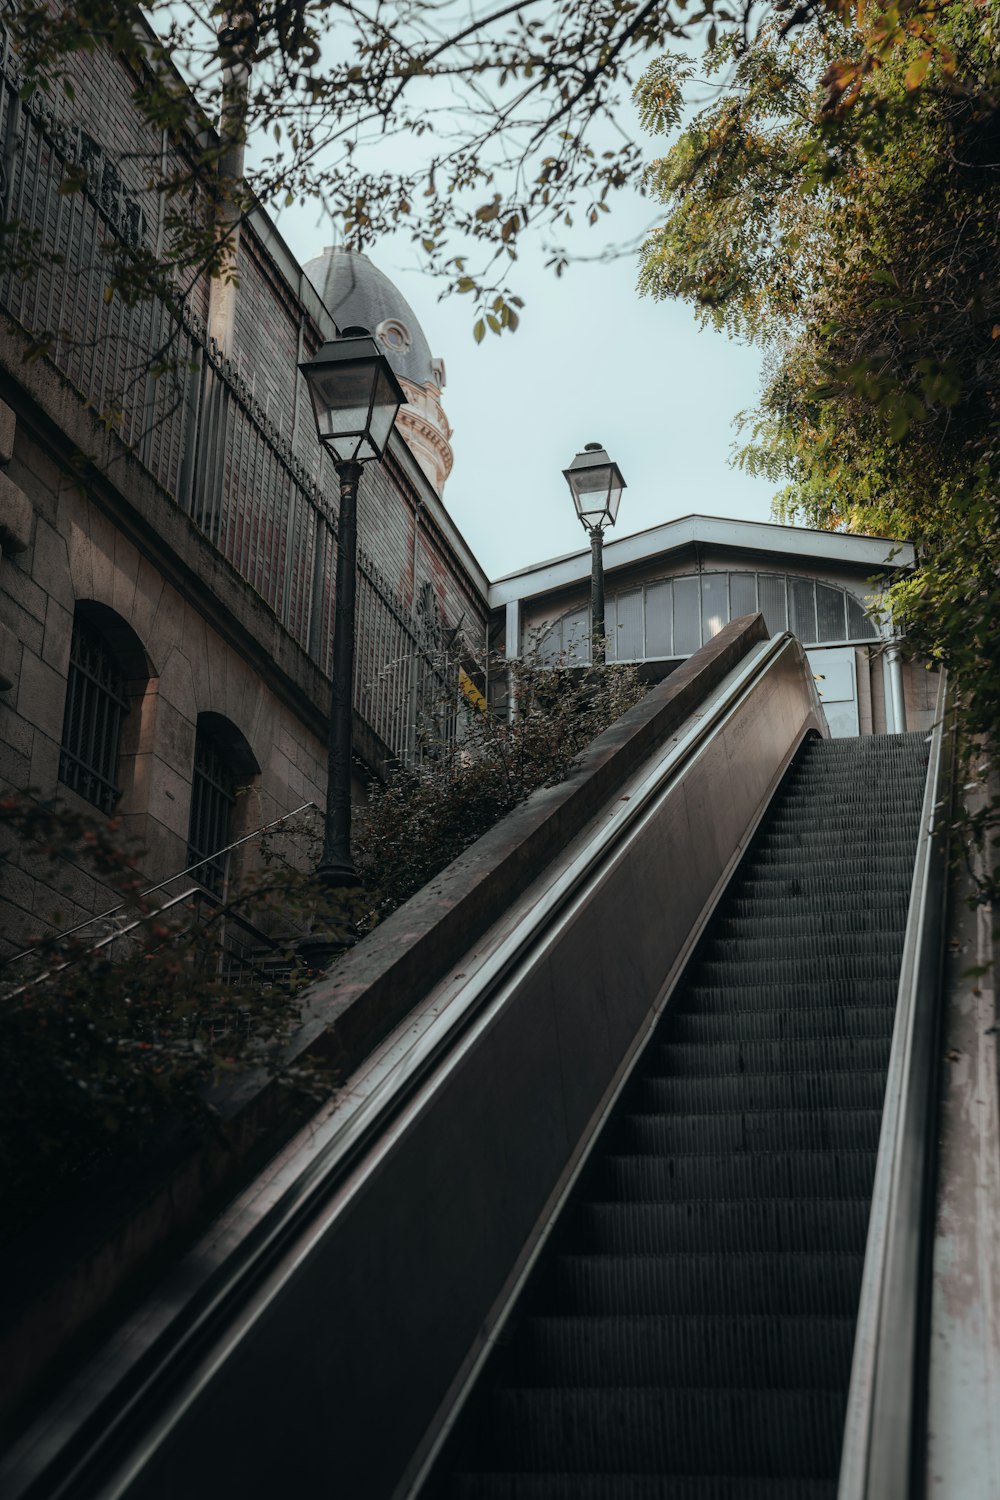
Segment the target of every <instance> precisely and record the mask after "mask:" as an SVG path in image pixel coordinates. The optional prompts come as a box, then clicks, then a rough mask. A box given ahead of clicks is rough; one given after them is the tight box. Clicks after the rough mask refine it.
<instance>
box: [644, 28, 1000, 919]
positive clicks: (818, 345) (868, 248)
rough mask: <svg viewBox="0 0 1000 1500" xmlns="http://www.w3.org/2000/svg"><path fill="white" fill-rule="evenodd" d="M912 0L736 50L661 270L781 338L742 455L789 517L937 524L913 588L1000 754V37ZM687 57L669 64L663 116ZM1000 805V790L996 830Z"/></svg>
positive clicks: (750, 328)
mask: <svg viewBox="0 0 1000 1500" xmlns="http://www.w3.org/2000/svg"><path fill="white" fill-rule="evenodd" d="M893 10H894V17H895V21H896V22H899V25H898V26H897V28H896V30H895V31H893V32H892V33H891V35H890V32H889V28H888V24H887V22H886V19H885V18H886V15H887V12H886V11H884V10H881V9H874V10H871V11H869V12H868V13H867V15H865V14H864V13H862V15H861V20H860V21H859V20H858V18H857V13H855V14H853V15H852V16H849V17H847V18H846V19H844V20H837V19H834V20H828V21H827V22H826V23H825V24H823V25H822V26H813V27H806V28H793V29H791V30H788V29H787V28H786V29H785V30H784V31H783V29H782V26H781V25H780V24H778V23H777V22H774V23H772V24H770V25H769V26H767V27H765V28H764V29H763V30H762V31H761V33H760V35H759V36H758V37H757V39H756V41H755V42H754V44H753V46H751V47H750V48H749V49H748V50H747V51H746V52H745V53H744V54H743V55H742V56H737V55H736V53H735V49H734V47H733V44H732V42H731V41H729V40H727V41H724V42H722V43H720V44H719V45H717V46H716V48H715V49H714V50H713V52H712V53H711V55H710V58H709V67H710V68H711V69H714V70H715V72H716V73H717V74H718V73H720V72H724V70H725V69H726V68H727V65H729V64H732V65H733V66H732V72H731V76H730V77H729V78H728V79H727V81H726V84H725V87H724V88H723V90H722V91H721V94H720V97H719V98H718V99H717V100H716V101H715V102H714V103H713V104H712V105H711V107H709V108H708V109H706V110H705V111H703V112H702V114H701V115H700V116H699V117H698V118H697V120H696V121H695V122H694V123H693V124H692V125H691V126H690V128H688V129H687V130H686V131H685V132H684V134H683V136H682V137H681V139H680V141H679V142H678V143H677V144H676V145H674V146H673V147H672V149H671V150H670V151H668V153H667V154H666V156H665V157H664V158H663V159H662V160H661V161H659V162H657V163H655V164H654V166H653V167H652V168H651V169H650V173H649V182H650V186H651V187H652V189H653V190H654V191H655V192H656V193H657V194H658V195H659V197H660V198H661V200H662V202H663V203H664V205H665V207H666V216H665V219H664V222H663V225H662V227H661V228H660V229H659V230H658V231H657V232H656V233H655V234H654V235H653V236H652V237H651V239H650V240H649V242H648V243H647V245H646V247H645V249H644V253H643V261H642V273H641V284H642V286H643V288H644V290H646V291H648V292H650V293H652V294H653V295H654V296H675V297H682V298H685V299H687V300H689V301H691V302H692V303H693V304H694V305H695V306H696V307H697V308H698V309H699V310H700V312H701V315H702V316H703V318H704V319H705V320H706V322H710V323H713V324H715V325H716V326H719V327H724V328H727V329H728V330H729V331H730V332H731V333H732V334H734V335H735V336H738V337H743V338H747V339H750V340H753V341H755V342H757V343H759V344H760V345H762V346H763V347H765V348H766V349H767V350H768V351H769V366H768V371H769V373H768V378H767V381H766V386H765V389H764V392H763V397H762V401H761V404H760V407H759V409H758V411H757V412H756V413H755V414H753V416H752V418H751V419H750V427H751V432H750V441H749V442H748V443H747V444H746V446H745V447H744V448H743V449H742V452H741V453H740V455H739V457H740V461H741V462H742V463H743V465H744V466H745V467H746V468H747V469H749V470H750V471H751V472H755V473H761V474H764V475H766V476H768V477H770V478H772V479H773V480H775V482H776V483H780V484H781V485H782V488H781V490H780V492H779V495H778V499H777V511H778V514H779V516H781V517H782V518H784V519H788V520H802V521H804V522H806V523H807V524H810V525H814V526H822V527H827V528H830V529H834V530H837V529H846V530H854V531H869V532H876V533H879V534H883V535H887V536H890V537H898V538H906V539H909V540H911V541H913V542H915V543H916V546H917V550H918V558H919V565H918V567H917V570H916V572H915V573H914V574H913V576H911V577H910V578H908V579H905V580H903V581H902V582H900V583H899V584H897V585H896V586H895V588H894V589H893V590H892V593H891V596H890V604H891V607H892V608H893V610H894V612H895V614H896V616H897V618H898V619H899V620H900V621H901V622H903V623H904V624H905V627H906V630H907V633H908V636H909V639H910V641H911V643H912V645H913V647H914V648H915V649H916V650H918V651H920V652H922V653H925V654H926V655H927V656H928V657H930V659H931V660H932V661H935V662H939V663H941V664H942V665H944V666H946V667H948V668H949V669H950V670H951V672H952V673H953V675H954V676H955V678H956V679H957V681H958V683H959V685H960V688H961V691H962V701H963V722H964V725H965V728H966V731H967V735H968V738H969V741H970V747H971V749H972V750H973V752H974V755H973V764H975V765H977V766H980V767H982V766H984V765H985V759H984V756H983V755H982V754H976V753H975V752H976V751H983V750H986V749H989V750H990V751H993V752H995V747H996V744H997V740H998V733H1000V674H998V671H997V665H996V664H997V660H998V654H1000V571H998V562H997V558H998V547H1000V522H998V513H997V495H998V472H997V469H998V460H1000V444H998V418H1000V413H998V398H1000V388H998V373H997V350H998V347H1000V345H998V340H1000V264H998V233H997V231H998V227H1000V226H998V219H1000V37H998V30H997V13H996V9H995V7H992V6H983V5H979V4H977V3H975V0H954V3H951V4H948V5H942V6H939V7H937V8H936V10H934V11H933V12H931V11H930V10H929V8H923V9H922V10H921V11H920V12H919V13H918V14H917V15H916V17H915V18H913V24H912V26H910V27H909V28H908V27H907V24H906V13H905V8H904V7H896V8H893ZM858 11H859V12H860V11H861V7H860V6H859V7H858ZM901 15H902V19H901ZM890 19H892V17H890ZM683 73H684V65H682V64H679V63H677V62H672V61H667V62H664V63H661V64H659V65H658V67H657V68H656V69H653V70H651V71H650V72H649V73H648V74H647V76H646V79H645V80H644V83H643V86H642V88H641V90H640V95H639V97H640V99H641V100H642V102H643V105H644V109H645V111H646V115H647V119H648V121H649V123H651V124H653V125H655V124H656V123H657V120H658V117H659V112H660V102H659V101H660V100H663V101H665V107H666V108H667V109H668V110H669V111H671V112H675V111H676V97H675V96H676V93H677V91H678V89H679V88H680V87H681V85H682V83H683ZM984 774H985V773H984ZM998 815H1000V804H998V802H997V800H996V798H993V799H991V800H989V802H988V806H987V807H986V809H985V811H984V812H983V813H982V814H980V815H979V817H978V818H977V819H976V820H975V821H974V832H976V833H977V834H978V835H980V836H981V837H988V838H992V837H993V833H992V831H991V830H992V829H993V828H994V827H995V826H996V824H997V821H998ZM995 862H996V861H995V860H994V859H991V860H990V861H989V863H990V866H991V867H992V865H993V864H995ZM987 894H993V892H992V883H991V889H990V890H989V891H988V892H987Z"/></svg>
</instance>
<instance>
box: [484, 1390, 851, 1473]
mask: <svg viewBox="0 0 1000 1500" xmlns="http://www.w3.org/2000/svg"><path fill="white" fill-rule="evenodd" d="M845 1406H846V1396H845V1395H844V1393H842V1392H840V1391H835V1392H831V1391H813V1390H806V1391H794V1390H792V1391H790V1390H766V1391H760V1390H755V1389H753V1388H749V1387H744V1388H722V1389H720V1388H709V1389H690V1390H671V1389H667V1390H656V1389H639V1390H629V1391H622V1390H614V1389H610V1390H599V1391H595V1390H572V1389H563V1388H555V1389H547V1390H535V1389H525V1388H523V1387H522V1388H520V1389H516V1388H515V1389H503V1388H501V1389H499V1390H496V1391H494V1393H493V1401H492V1418H493V1441H492V1445H491V1446H492V1448H493V1451H494V1453H496V1454H501V1455H502V1456H503V1466H504V1467H507V1466H509V1467H510V1468H512V1469H522V1468H525V1469H541V1470H548V1471H549V1472H554V1473H569V1474H593V1473H595V1472H597V1473H600V1472H603V1471H611V1472H614V1471H615V1470H619V1471H624V1472H626V1473H640V1474H642V1473H646V1474H689V1473H692V1472H697V1473H702V1474H717V1475H720V1476H722V1475H728V1474H733V1473H742V1474H746V1475H754V1476H758V1477H761V1478H763V1477H765V1476H766V1477H772V1476H773V1477H777V1478H788V1479H793V1478H800V1477H801V1476H802V1475H803V1474H806V1475H808V1474H810V1473H813V1474H816V1473H818V1474H820V1475H822V1474H826V1473H829V1472H831V1471H832V1470H835V1469H836V1466H837V1463H838V1460H839V1458H840V1444H841V1435H842V1432H843V1426H844V1410H845Z"/></svg>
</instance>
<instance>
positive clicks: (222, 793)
mask: <svg viewBox="0 0 1000 1500" xmlns="http://www.w3.org/2000/svg"><path fill="white" fill-rule="evenodd" d="M259 771H260V767H259V766H258V765H257V762H256V760H255V759H254V757H253V752H252V751H251V749H250V746H249V745H248V744H247V742H246V740H245V739H244V738H243V736H242V734H240V731H239V730H238V729H237V728H236V726H235V724H231V723H230V722H229V720H228V719H224V718H223V717H222V715H221V714H213V713H204V714H199V715H198V729H197V734H196V737H195V742H194V769H193V772H192V776H191V816H190V821H189V823H188V864H189V865H198V869H197V870H196V871H195V872H194V873H195V875H196V877H197V879H198V880H200V881H201V883H202V885H204V886H206V887H207V888H208V889H209V890H210V891H212V892H214V894H215V895H217V896H219V895H221V894H222V890H223V887H224V886H225V883H226V875H227V872H228V864H229V857H228V854H227V853H226V849H227V846H228V845H229V844H231V843H232V842H233V809H234V807H235V806H236V796H237V793H238V791H239V789H240V788H241V787H243V786H245V785H246V784H247V782H248V781H250V780H251V779H252V778H253V777H254V776H256V775H258V773H259Z"/></svg>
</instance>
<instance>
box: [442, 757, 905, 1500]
mask: <svg viewBox="0 0 1000 1500" xmlns="http://www.w3.org/2000/svg"><path fill="white" fill-rule="evenodd" d="M926 766H927V744H926V737H925V736H922V735H888V736H881V737H877V738H870V739H858V740H832V741H831V740H826V741H820V740H814V741H812V742H811V743H809V744H808V745H807V746H806V747H805V749H804V751H803V753H802V754H801V755H800V757H799V758H798V760H797V761H796V763H795V764H794V765H793V767H792V768H791V770H790V771H789V773H788V774H787V776H786V778H785V781H784V783H783V784H782V786H781V788H780V789H779V792H778V793H777V794H776V796H775V799H774V802H773V803H772V806H771V809H770V811H769V814H768V817H767V819H766V821H765V822H764V823H763V825H762V826H761V828H760V830H759V831H758V834H757V836H756V838H755V840H754V842H753V844H752V846H751V848H750V850H749V851H748V854H747V856H746V857H745V859H744V861H743V864H742V866H741V867H740V869H739V871H738V872H737V874H736V876H735V877H734V879H733V881H732V883H731V886H730V889H729V891H728V892H727V894H726V896H725V898H724V900H723V902H722V903H721V904H720V907H719V908H718V910H717V913H716V915H715V917H714V919H713V922H712V924H711V926H710V927H709V929H708V931H707V932H706V934H705V936H704V938H703V940H702V943H701V947H700V950H699V952H698V953H697V954H696V956H695V959H694V961H693V963H692V965H691V967H690V969H689V971H688V976H686V977H685V980H684V982H683V984H682V986H681V988H680V989H679V992H678V993H677V994H676V995H675V997H674V1000H673V1003H672V1004H671V1006H670V1008H669V1009H668V1011H667V1013H666V1014H665V1016H664V1017H663V1019H662V1021H661V1022H660V1024H659V1026H658V1028H657V1031H656V1032H655V1034H654V1035H653V1037H652V1038H651V1040H650V1043H649V1045H648V1047H647V1049H646V1052H645V1053H644V1055H643V1057H642V1059H641V1061H640V1063H639V1065H638V1067H637V1068H636V1070H635V1073H634V1075H633V1077H632V1079H631V1080H630V1082H629V1084H628V1086H627V1089H626V1090H625V1092H624V1094H623V1096H622V1097H621V1099H620V1100H619V1102H618V1105H617V1107H616V1109H615V1111H614V1113H613V1115H612V1116H611V1118H610V1119H609V1121H608V1123H607V1125H606V1126H605V1129H604V1132H603V1134H602V1137H601V1139H600V1140H599V1141H598V1143H597V1145H596V1147H595V1149H594V1151H593V1154H592V1156H591V1160H590V1162H589V1164H588V1167H587V1169H586V1172H585V1173H584V1175H583V1176H582V1178H581V1180H580V1181H579V1182H578V1184H577V1187H576V1190H575V1193H574V1195H573V1199H572V1200H571V1201H570V1203H569V1204H568V1205H567V1208H566V1210H565V1211H564V1214H563V1220H564V1221H565V1222H563V1223H560V1225H559V1227H558V1228H557V1229H556V1231H555V1232H554V1234H553V1236H552V1240H551V1241H550V1244H549V1247H548V1250H547V1253H546V1255H545V1257H544V1258H543V1260H542V1262H541V1263H540V1264H539V1265H538V1267H536V1270H535V1273H534V1275H533V1278H532V1281H531V1283H530V1284H529V1286H528V1287H527V1288H526V1291H525V1294H524V1295H523V1296H522V1299H521V1303H520V1305H519V1307H518V1308H517V1310H516V1311H515V1313H514V1314H513V1316H512V1318H511V1319H510V1321H509V1323H508V1328H507V1331H506V1334H505V1339H504V1346H503V1347H502V1348H501V1349H499V1350H498V1352H497V1354H496V1355H495V1356H494V1358H493V1360H492V1362H491V1364H490V1365H489V1366H488V1367H487V1369H486V1371H485V1372H484V1375H483V1377H482V1378H481V1380H480V1383H479V1388H477V1390H476V1392H475V1393H474V1395H473V1397H472V1398H471V1400H470V1402H469V1407H468V1410H467V1412H466V1413H465V1415H464V1417H463V1419H462V1421H461V1423H460V1424H459V1426H458V1428H457V1429H456V1431H455V1434H454V1436H453V1437H452V1439H451V1442H450V1443H449V1445H448V1447H447V1449H446V1450H445V1453H444V1454H443V1455H442V1458H441V1460H440V1461H439V1463H438V1465H437V1469H436V1471H435V1474H434V1476H433V1480H432V1482H431V1483H430V1484H429V1485H428V1487H427V1489H426V1491H425V1493H426V1494H427V1495H428V1496H430V1495H435V1496H436V1495H441V1496H446V1495H447V1496H449V1497H455V1500H589V1497H593V1500H598V1497H601V1500H652V1497H653V1496H656V1497H663V1500H666V1497H670V1500H739V1497H751V1496H758V1495H759V1496H762V1497H763V1496H767V1497H768V1500H831V1497H833V1496H835V1495H836V1492H837V1478H838V1472H839V1468H840V1457H841V1445H842V1440H843V1431H844V1419H845V1409H846V1400H847V1391H848V1385H849V1381H850V1373H851V1355H852V1349H853V1345H854V1329H855V1321H856V1317H857V1309H858V1298H859V1292H860V1286H861V1275H862V1266H863V1261H864V1251H865V1240H866V1233H867V1226H868V1217H869V1206H870V1200H871V1193H872V1184H873V1178H874V1173H875V1160H876V1151H877V1147H878V1140H879V1130H880V1123H881V1108H882V1099H883V1094H884V1091H885V1081H886V1070H887V1066H888V1061H889V1050H890V1044H891V1039H892V1031H893V1022H894V1016H895V1004H896V992H897V984H898V980H899V971H900V963H901V957H902V946H903V937H904V929H905V926H906V918H907V908H908V903H909V895H910V883H911V877H912V873H913V863H914V852H915V848H916V843H917V834H918V827H919V821H920V811H921V804H922V801H923V794H924V785H925V780H926Z"/></svg>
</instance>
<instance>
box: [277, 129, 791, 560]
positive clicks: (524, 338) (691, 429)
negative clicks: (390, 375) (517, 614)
mask: <svg viewBox="0 0 1000 1500" xmlns="http://www.w3.org/2000/svg"><path fill="white" fill-rule="evenodd" d="M662 149H663V147H662V142H660V141H654V140H652V139H650V141H649V155H650V157H652V156H654V155H656V154H657V152H658V151H662ZM316 212H317V211H316V208H315V206H306V207H299V206H296V207H293V208H291V209H288V210H285V211H283V212H282V213H280V214H279V215H278V219H277V222H278V226H279V228H280V230H281V233H282V235H283V236H284V238H285V239H286V240H287V242H288V244H289V247H290V248H291V250H292V252H293V253H294V254H295V255H296V257H297V258H298V259H299V260H300V261H302V262H304V261H307V260H310V259H311V258H312V257H313V256H315V255H318V254H319V253H320V252H321V251H322V249H323V247H324V246H325V245H328V244H330V243H331V233H330V227H329V225H328V224H323V223H317V222H316ZM656 214H657V205H656V204H655V203H652V202H649V201H648V200H645V199H643V198H641V197H640V196H639V195H638V194H635V193H629V194H626V193H624V192H622V193H619V194H617V195H615V198H614V209H613V212H612V213H611V215H610V216H605V217H604V218H603V221H602V224H601V232H602V233H603V235H604V239H599V238H598V237H597V235H598V231H580V236H579V239H578V241H577V244H578V246H579V248H580V250H581V251H582V252H583V253H585V254H588V255H596V254H598V253H599V252H600V250H601V249H602V248H603V245H604V244H605V243H606V242H608V241H611V242H614V243H618V244H620V243H623V242H627V241H629V240H631V239H634V238H636V237H637V236H639V235H640V234H641V233H642V232H643V231H644V230H645V229H646V228H647V227H648V226H649V225H650V224H652V223H655V222H656ZM367 253H368V254H369V256H370V258H371V259H372V260H373V261H374V262H375V264H376V265H378V266H379V267H380V269H381V270H383V271H384V272H386V274H387V275H388V276H390V277H391V278H392V280H393V281H395V282H396V284H397V285H398V286H399V288H400V290H401V291H402V292H403V294H404V296H405V297H406V299H407V301H408V302H409V303H410V305H411V307H412V308H413V311H414V312H415V314H416V315H417V318H418V319H419V320H420V322H421V323H422V325H423V328H424V332H425V333H426V335H427V339H428V342H429V344H430V346H431V352H432V354H434V355H436V356H440V357H441V358H442V359H443V360H444V362H445V366H446V370H447V385H446V388H445V391H444V395H443V404H444V408H445V411H446V412H447V415H448V419H449V421H450V422H451V425H452V427H453V428H454V435H453V438H452V446H453V448H454V453H455V467H454V469H453V470H452V474H451V477H450V479H449V480H448V483H447V486H446V488H445V494H444V500H445V504H446V505H447V507H448V509H449V511H450V512H451V514H452V516H453V518H454V520H455V522H456V524H457V525H458V527H459V529H460V530H461V531H462V533H463V535H464V536H465V538H466V540H467V541H468V543H469V545H470V546H471V548H472V550H473V552H474V553H475V554H476V556H477V557H478V559H479V561H480V563H481V564H482V566H483V567H484V568H485V570H486V572H487V573H488V575H489V576H490V577H491V578H497V577H500V576H501V575H502V574H504V573H508V572H511V571H513V570H515V569H517V568H519V567H522V566H525V565H527V564H530V563H533V562H538V561H541V560H543V559H545V558H548V557H554V556H558V555H560V554H562V553H566V552H573V551H576V550H578V549H579V548H581V547H583V546H585V545H586V536H585V534H584V532H583V529H582V527H581V526H580V523H579V521H577V519H576V516H575V514H574V511H573V506H572V501H571V499H570V495H569V491H568V489H567V488H566V482H565V480H564V479H563V477H562V470H563V469H564V468H565V467H566V466H567V465H568V464H569V462H570V460H571V459H572V458H573V455H574V454H575V453H576V452H578V451H579V450H580V449H581V448H582V447H583V446H584V444H585V443H588V442H600V443H603V444H604V446H605V447H606V448H607V450H608V453H609V454H610V455H611V457H612V458H614V459H615V460H616V461H617V462H618V465H619V467H620V468H621V470H622V473H623V474H624V476H625V479H626V481H627V484H628V488H627V489H626V491H625V494H624V496H623V497H622V502H621V509H620V511H619V515H618V525H617V527H616V528H615V530H614V531H613V532H612V533H610V535H611V536H612V537H614V536H624V535H627V534H629V533H631V532H634V531H641V530H643V529H644V528H646V527H648V526H654V525H657V524H658V523H660V522H662V521H666V520H670V519H671V518H673V517H675V516H682V515H687V514H689V513H690V512H692V511H699V512H702V513H704V514H708V515H717V516H733V517H736V518H740V519H747V520H767V519H769V517H770V502H771V496H772V492H773V490H772V486H771V485H770V484H769V483H766V482H765V481H763V480H754V479H751V478H748V477H747V476H746V475H744V474H742V473H740V472H739V471H738V470H736V469H734V468H733V467H732V466H731V465H730V462H729V458H730V453H731V450H732V446H733V442H734V439H735V429H734V426H733V418H734V416H735V414H736V413H737V412H738V411H740V410H743V409H745V408H748V407H752V406H753V405H754V404H755V400H756V396H757V391H758V387H759V371H760V355H759V353H758V351H756V350H753V349H748V348H746V347H745V346H742V345H739V344H736V343H734V342H733V341H732V340H730V339H729V338H727V337H726V336H725V335H724V334H717V333H713V332H710V331H708V330H701V329H699V328H698V326H697V324H696V321H695V317H694V314H693V313H692V311H691V310H690V308H688V307H687V306H686V305H683V304H680V303H671V302H653V301H651V300H650V299H649V298H640V296H639V295H638V293H637V291H636V290H635V283H636V277H637V259H636V257H635V256H634V255H633V256H629V257H627V258H624V259H619V260H614V261H612V262H610V263H600V262H596V263H595V262H587V263H578V264H575V265H571V266H570V268H569V270H568V271H567V272H566V273H565V274H564V275H563V276H562V278H560V279H557V278H556V277H555V275H554V274H553V273H552V272H551V271H549V270H546V269H545V268H544V264H543V262H544V254H543V250H542V246H541V244H540V243H539V242H538V241H534V242H533V244H532V247H531V249H530V251H529V250H528V248H527V245H525V248H524V250H523V251H522V257H521V260H520V261H519V262H518V266H517V267H516V268H515V269H516V270H517V271H518V273H519V274H518V278H517V282H516V284H515V290H516V291H517V292H518V293H519V294H520V295H521V296H522V297H523V298H524V302H525V306H524V309H523V312H522V314H521V325H520V327H519V328H518V330H517V332H516V333H514V334H503V335H502V336H501V337H499V338H498V337H496V336H494V335H493V334H490V333H487V335H486V338H485V339H484V340H483V342H482V344H479V345H477V344H476V343H475V342H474V341H473V337H472V323H473V307H472V305H471V299H470V298H468V297H459V296H452V297H449V298H447V299H445V300H444V301H443V302H439V301H438V300H437V290H438V289H437V286H436V284H435V283H434V282H433V281H431V279H430V278H429V277H428V276H426V275H425V274H423V273H422V272H421V271H420V269H419V266H418V264H417V252H416V251H415V250H414V249H413V248H412V247H411V246H410V245H409V243H408V241H407V240H406V239H405V238H403V237H402V236H397V237H395V238H394V239H393V240H392V241H384V242H382V244H381V245H380V246H376V247H375V248H374V249H370V250H369V251H368V252H367Z"/></svg>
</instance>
